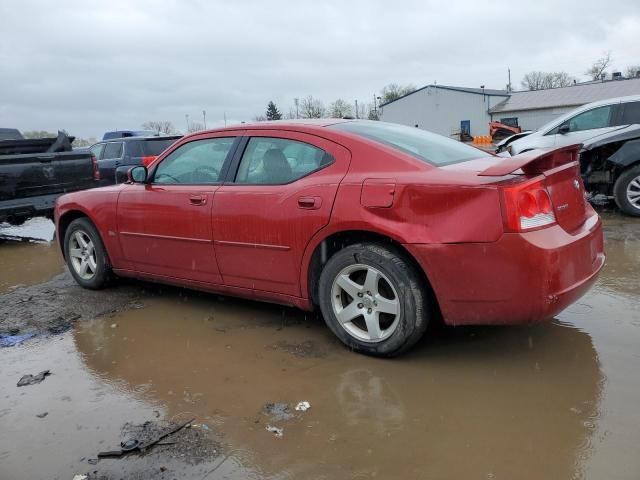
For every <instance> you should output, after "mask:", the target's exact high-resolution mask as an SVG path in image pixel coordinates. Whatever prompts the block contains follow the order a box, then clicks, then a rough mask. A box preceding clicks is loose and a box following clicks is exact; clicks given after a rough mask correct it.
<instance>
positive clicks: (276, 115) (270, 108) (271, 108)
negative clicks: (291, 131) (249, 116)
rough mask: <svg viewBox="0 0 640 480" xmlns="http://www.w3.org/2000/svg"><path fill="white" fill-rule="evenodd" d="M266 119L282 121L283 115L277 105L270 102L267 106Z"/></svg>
mask: <svg viewBox="0 0 640 480" xmlns="http://www.w3.org/2000/svg"><path fill="white" fill-rule="evenodd" d="M266 117H267V120H282V114H281V113H280V110H278V107H276V104H275V103H273V102H269V103H268V104H267V114H266Z"/></svg>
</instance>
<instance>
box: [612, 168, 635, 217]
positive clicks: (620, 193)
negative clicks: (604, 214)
mask: <svg viewBox="0 0 640 480" xmlns="http://www.w3.org/2000/svg"><path fill="white" fill-rule="evenodd" d="M613 196H614V198H615V200H616V203H617V204H618V207H620V210H622V211H623V212H624V213H626V214H628V215H633V216H635V217H640V165H636V166H635V167H631V168H629V169H627V170H625V171H624V172H622V174H620V176H619V177H618V180H616V183H615V185H614V187H613Z"/></svg>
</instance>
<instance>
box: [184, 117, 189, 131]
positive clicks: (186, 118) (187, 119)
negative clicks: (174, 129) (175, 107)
mask: <svg viewBox="0 0 640 480" xmlns="http://www.w3.org/2000/svg"><path fill="white" fill-rule="evenodd" d="M184 118H185V120H186V121H187V133H189V114H188V113H185V114H184Z"/></svg>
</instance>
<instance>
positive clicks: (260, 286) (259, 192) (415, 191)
mask: <svg viewBox="0 0 640 480" xmlns="http://www.w3.org/2000/svg"><path fill="white" fill-rule="evenodd" d="M129 177H130V178H129V182H128V183H126V184H121V185H115V186H110V187H105V188H98V189H94V190H88V191H82V192H75V193H71V194H68V195H65V196H63V197H61V198H60V199H59V200H58V202H57V205H56V211H55V215H56V224H57V228H58V232H59V233H58V238H59V239H60V241H61V246H62V250H63V253H64V256H65V259H66V261H67V264H68V266H69V270H70V271H71V273H72V274H73V276H74V277H75V279H76V280H77V282H78V283H79V284H80V285H82V286H83V287H86V288H101V287H103V286H104V285H105V284H106V282H107V281H108V279H109V278H110V277H111V276H112V274H113V275H117V276H122V277H135V278H141V279H146V280H151V281H158V282H163V283H170V284H174V285H181V286H186V287H192V288H196V289H201V290H207V291H211V292H217V293H222V294H229V295H237V296H243V297H247V298H253V299H260V300H265V301H269V302H275V303H281V304H286V305H293V306H296V307H299V308H302V309H305V310H312V309H314V308H316V307H319V308H320V310H321V312H322V315H323V317H324V319H325V321H326V323H327V325H328V326H329V328H330V329H331V330H332V331H333V332H334V333H335V334H336V335H337V336H338V337H339V338H340V340H341V341H342V342H344V343H345V344H346V345H348V346H349V347H350V348H352V349H354V350H357V351H359V352H364V353H368V354H372V355H379V356H392V355H396V354H398V353H400V352H402V351H404V350H406V349H407V348H409V347H410V346H411V345H413V344H414V343H415V342H417V341H418V340H419V339H420V337H421V336H422V335H423V333H424V332H425V329H426V328H427V326H428V325H429V323H430V322H432V321H434V319H436V318H437V317H439V316H441V317H442V319H443V320H444V322H445V323H447V324H449V325H469V324H522V323H530V322H538V321H543V320H547V319H550V318H552V317H553V316H554V315H556V314H557V313H559V312H560V311H561V310H563V309H564V308H566V307H567V306H568V305H569V304H571V303H572V302H574V301H576V300H577V299H578V298H579V297H580V296H582V295H583V294H584V293H585V292H586V291H587V290H588V289H589V287H590V286H591V285H592V284H593V283H594V281H595V279H596V276H597V274H598V272H599V271H600V269H601V268H602V266H603V264H604V253H603V237H602V227H601V222H600V219H599V217H598V215H597V214H596V213H595V212H594V210H593V209H592V208H591V207H590V206H589V204H588V203H587V202H585V200H584V190H583V186H582V182H581V179H580V175H579V165H578V162H577V147H568V148H564V149H559V150H552V151H541V150H536V151H531V152H527V153H525V154H521V155H518V156H515V157H511V158H508V159H503V158H498V157H495V156H493V155H489V154H486V153H484V152H482V151H480V150H478V149H476V148H473V147H470V146H467V145H464V144H462V143H459V142H457V141H454V140H450V139H447V138H445V137H441V136H439V135H435V134H432V133H428V132H425V131H422V130H419V129H416V128H409V127H404V126H400V125H394V124H387V123H382V122H369V121H358V120H355V121H341V120H326V121H305V122H273V123H261V124H257V125H239V126H236V127H232V128H225V129H220V130H212V131H207V132H200V133H196V134H193V135H190V136H187V137H184V138H183V139H182V140H180V141H178V142H176V143H175V144H174V145H173V146H172V147H170V149H169V150H167V151H166V152H164V153H163V154H162V155H161V156H160V157H159V158H158V159H157V160H156V161H155V162H153V163H152V164H151V165H150V166H149V167H148V168H147V167H144V166H140V167H135V168H133V169H132V170H131V171H130V172H129Z"/></svg>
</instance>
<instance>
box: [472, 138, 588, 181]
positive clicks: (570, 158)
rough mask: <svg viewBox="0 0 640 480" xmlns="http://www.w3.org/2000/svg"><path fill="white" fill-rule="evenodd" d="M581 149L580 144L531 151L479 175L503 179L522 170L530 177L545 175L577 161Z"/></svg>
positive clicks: (493, 166) (511, 158) (503, 161)
mask: <svg viewBox="0 0 640 480" xmlns="http://www.w3.org/2000/svg"><path fill="white" fill-rule="evenodd" d="M581 147H582V144H580V143H578V144H575V145H569V146H568V147H562V148H557V149H554V150H551V149H548V148H545V149H540V150H531V151H529V152H525V153H521V154H520V155H515V156H513V157H510V158H505V159H504V160H502V161H501V162H499V163H496V164H495V165H492V166H490V167H489V168H487V169H486V170H483V171H482V172H480V173H479V174H478V175H479V176H481V177H502V176H504V175H509V174H510V173H513V172H515V171H517V170H520V169H522V171H523V172H524V173H525V174H528V175H530V174H538V173H543V172H545V171H547V170H551V169H553V168H556V167H559V166H560V165H564V164H566V163H571V162H575V161H577V160H578V152H579V151H580V148H581Z"/></svg>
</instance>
